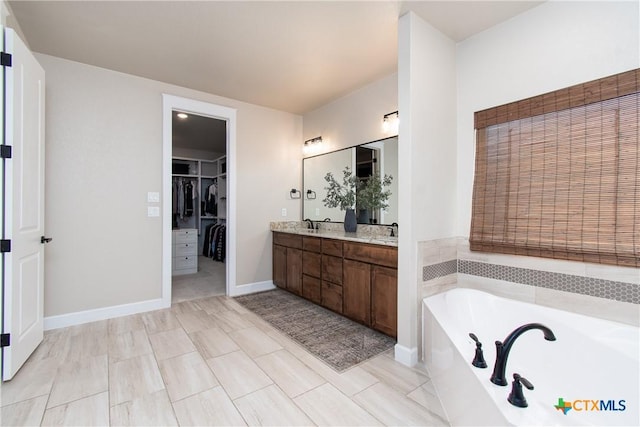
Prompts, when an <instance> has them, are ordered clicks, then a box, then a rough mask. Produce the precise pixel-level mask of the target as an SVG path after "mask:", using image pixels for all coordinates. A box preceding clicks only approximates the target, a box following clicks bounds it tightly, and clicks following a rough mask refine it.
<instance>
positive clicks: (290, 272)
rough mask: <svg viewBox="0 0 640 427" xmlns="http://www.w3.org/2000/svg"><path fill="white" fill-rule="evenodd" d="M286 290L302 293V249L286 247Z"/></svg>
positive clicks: (297, 293)
mask: <svg viewBox="0 0 640 427" xmlns="http://www.w3.org/2000/svg"><path fill="white" fill-rule="evenodd" d="M287 290H288V291H290V292H293V293H294V294H296V295H302V250H300V249H293V248H287Z"/></svg>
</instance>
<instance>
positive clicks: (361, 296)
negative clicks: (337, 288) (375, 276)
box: [342, 259, 371, 325]
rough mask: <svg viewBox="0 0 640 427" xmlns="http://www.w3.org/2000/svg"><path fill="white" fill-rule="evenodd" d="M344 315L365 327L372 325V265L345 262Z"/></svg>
mask: <svg viewBox="0 0 640 427" xmlns="http://www.w3.org/2000/svg"><path fill="white" fill-rule="evenodd" d="M343 271H344V279H343V281H342V310H343V314H344V315H345V316H347V317H350V318H351V319H353V320H356V321H358V322H362V323H364V324H365V325H370V324H371V265H369V264H365V263H364V262H359V261H351V260H348V259H345V260H344V264H343Z"/></svg>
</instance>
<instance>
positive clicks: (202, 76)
mask: <svg viewBox="0 0 640 427" xmlns="http://www.w3.org/2000/svg"><path fill="white" fill-rule="evenodd" d="M540 3H542V2H541V1H490V2H484V1H413V2H398V1H353V2H346V1H291V2H275V1H255V2H249V1H159V2H151V1H11V2H10V6H11V8H12V10H13V13H14V14H15V18H16V20H17V22H18V23H19V24H20V27H21V29H22V31H23V33H24V35H25V37H26V39H27V43H28V44H29V45H30V47H31V49H32V50H34V51H36V52H40V53H45V54H48V55H53V56H57V57H61V58H66V59H70V60H73V61H78V62H82V63H86V64H91V65H95V66H99V67H104V68H108V69H112V70H116V71H121V72H124V73H128V74H133V75H137V76H142V77H146V78H150V79H153V80H158V81H163V82H167V83H171V84H175V85H179V86H184V87H188V88H192V89H196V90H200V91H204V92H208V93H213V94H216V95H221V96H225V97H229V98H233V99H237V100H241V101H245V102H250V103H253V104H257V105H263V106H266V107H271V108H275V109H278V110H282V111H288V112H291V113H295V114H304V113H305V112H308V111H312V110H314V109H316V108H318V107H320V106H322V105H324V104H326V103H328V102H330V101H332V100H334V99H337V98H339V97H341V96H344V95H346V94H348V93H350V92H352V91H354V90H356V89H358V88H360V87H362V86H365V85H366V84H368V83H371V82H373V81H376V80H378V79H380V78H382V77H385V76H388V75H389V74H392V73H394V72H396V70H397V25H398V17H399V16H401V15H402V14H404V13H406V12H407V11H409V10H411V11H414V12H415V13H417V14H418V15H419V16H421V17H422V18H423V19H425V20H426V21H428V22H430V23H431V24H432V25H433V26H434V27H436V28H438V29H439V30H440V31H442V32H443V33H444V34H446V35H447V36H449V37H450V38H452V39H453V40H455V41H461V40H464V39H465V38H467V37H470V36H472V35H473V34H476V33H478V32H480V31H483V30H485V29H487V28H489V27H491V26H493V25H495V24H497V23H499V22H502V21H504V20H507V19H509V18H511V17H513V16H515V15H517V14H519V13H522V12H523V11H525V10H527V9H529V8H532V7H534V6H537V5H539V4H540Z"/></svg>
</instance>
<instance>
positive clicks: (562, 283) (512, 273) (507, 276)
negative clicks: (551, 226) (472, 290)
mask: <svg viewBox="0 0 640 427" xmlns="http://www.w3.org/2000/svg"><path fill="white" fill-rule="evenodd" d="M457 266H458V273H463V274H469V275H472V276H480V277H486V278H489V279H497V280H504V281H507V282H513V283H520V284H523V285H529V286H537V287H541V288H548V289H554V290H557V291H564V292H571V293H574V294H582V295H589V296H593V297H598V298H606V299H611V300H615V301H622V302H629V303H632V304H640V286H638V285H634V284H632V283H626V282H617V281H613V280H605V279H597V278H594V277H585V276H576V275H573V274H565V273H553V272H550V271H541V270H533V269H529V268H521V267H511V266H506V265H499V264H490V263H485V262H478V261H468V260H461V259H459V260H458V263H457Z"/></svg>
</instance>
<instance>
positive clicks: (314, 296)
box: [302, 274, 321, 304]
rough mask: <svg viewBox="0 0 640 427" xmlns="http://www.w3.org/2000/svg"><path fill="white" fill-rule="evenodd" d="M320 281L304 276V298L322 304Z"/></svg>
mask: <svg viewBox="0 0 640 427" xmlns="http://www.w3.org/2000/svg"><path fill="white" fill-rule="evenodd" d="M320 287H321V285H320V279H318V278H316V277H311V276H307V275H306V274H303V275H302V296H303V297H305V298H306V299H308V300H309V301H313V302H315V303H316V304H320V302H321V298H320Z"/></svg>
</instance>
